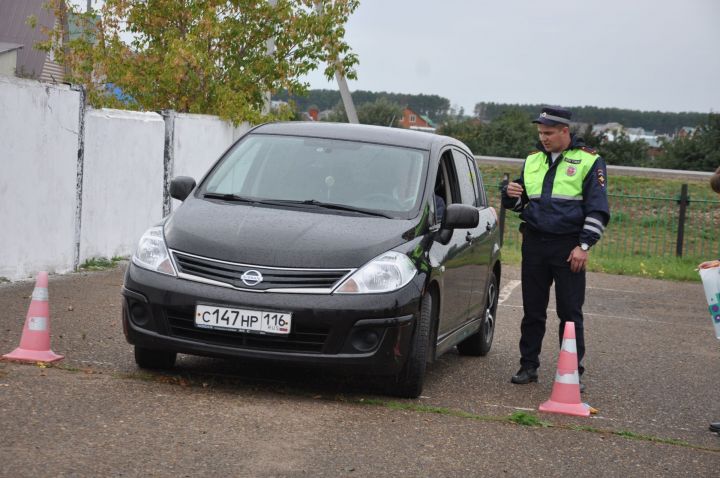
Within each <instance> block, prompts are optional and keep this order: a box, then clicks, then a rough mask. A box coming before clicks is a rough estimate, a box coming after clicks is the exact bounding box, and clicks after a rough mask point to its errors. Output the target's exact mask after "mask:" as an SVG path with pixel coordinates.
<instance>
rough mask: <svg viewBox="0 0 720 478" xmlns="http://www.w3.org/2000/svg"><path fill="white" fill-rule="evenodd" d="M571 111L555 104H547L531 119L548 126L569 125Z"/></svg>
mask: <svg viewBox="0 0 720 478" xmlns="http://www.w3.org/2000/svg"><path fill="white" fill-rule="evenodd" d="M571 117H572V113H571V112H570V111H569V110H566V109H564V108H560V107H557V106H552V107H550V106H548V107H545V108H543V109H542V112H541V113H540V116H538V117H537V119H534V120H533V123H536V124H545V125H548V126H558V125H565V126H567V125H569V124H570V118H571Z"/></svg>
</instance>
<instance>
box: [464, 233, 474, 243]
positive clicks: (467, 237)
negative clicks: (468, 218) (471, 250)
mask: <svg viewBox="0 0 720 478" xmlns="http://www.w3.org/2000/svg"><path fill="white" fill-rule="evenodd" d="M465 240H466V241H468V242H472V241H473V235H472V233H471V232H470V231H468V232H467V234H465Z"/></svg>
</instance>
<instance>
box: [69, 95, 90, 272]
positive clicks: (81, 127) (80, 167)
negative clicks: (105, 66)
mask: <svg viewBox="0 0 720 478" xmlns="http://www.w3.org/2000/svg"><path fill="white" fill-rule="evenodd" d="M70 88H71V89H72V90H73V91H77V92H78V94H79V95H80V106H79V108H78V149H77V167H76V179H75V242H74V246H75V247H74V250H73V269H74V270H78V269H79V268H80V237H81V234H82V205H83V204H82V201H83V173H84V169H85V112H86V111H87V94H86V92H85V87H83V86H82V85H72V86H71V87H70Z"/></svg>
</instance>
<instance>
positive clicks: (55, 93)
mask: <svg viewBox="0 0 720 478" xmlns="http://www.w3.org/2000/svg"><path fill="white" fill-rule="evenodd" d="M79 111H80V94H79V93H78V92H77V91H72V90H70V88H69V87H68V86H65V85H57V86H56V85H48V84H43V83H39V82H37V81H30V80H21V79H17V78H9V77H0V224H2V228H1V229H0V277H5V278H8V279H11V280H17V279H24V278H28V277H32V276H34V275H35V274H36V273H37V272H38V271H40V270H47V271H49V272H51V273H52V272H67V271H69V270H71V269H72V267H73V262H74V244H75V208H76V182H77V157H78V134H79V133H78V132H79Z"/></svg>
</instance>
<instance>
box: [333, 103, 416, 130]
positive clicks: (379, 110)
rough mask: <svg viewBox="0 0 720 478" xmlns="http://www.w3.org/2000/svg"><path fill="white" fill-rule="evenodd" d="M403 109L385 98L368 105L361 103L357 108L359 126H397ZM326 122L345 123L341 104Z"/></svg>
mask: <svg viewBox="0 0 720 478" xmlns="http://www.w3.org/2000/svg"><path fill="white" fill-rule="evenodd" d="M402 113H403V107H402V106H400V105H399V104H397V103H393V102H391V101H390V100H388V99H387V98H385V97H380V98H378V99H377V100H375V101H372V102H370V103H363V104H361V105H360V106H358V107H357V115H358V121H359V122H360V124H374V125H379V126H397V124H398V121H399V120H400V118H401V117H402ZM328 121H334V122H339V123H347V122H348V119H347V114H345V108H344V106H343V104H342V102H340V103H338V104H337V105H336V106H335V108H334V109H333V111H332V113H331V114H330V116H329V117H328Z"/></svg>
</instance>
